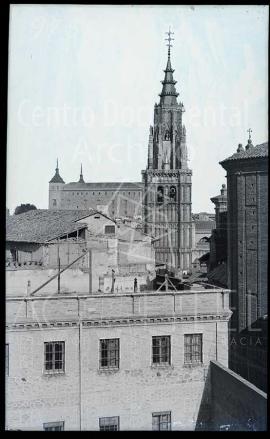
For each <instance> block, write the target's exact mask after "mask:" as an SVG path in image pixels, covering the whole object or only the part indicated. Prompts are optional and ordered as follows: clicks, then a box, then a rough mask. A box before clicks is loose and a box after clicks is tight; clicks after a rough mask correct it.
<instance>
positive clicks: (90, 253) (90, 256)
mask: <svg viewBox="0 0 270 439" xmlns="http://www.w3.org/2000/svg"><path fill="white" fill-rule="evenodd" d="M89 294H92V250H89Z"/></svg>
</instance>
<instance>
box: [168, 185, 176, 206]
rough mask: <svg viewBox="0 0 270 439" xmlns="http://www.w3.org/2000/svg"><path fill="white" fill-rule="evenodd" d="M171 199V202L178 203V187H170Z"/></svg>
mask: <svg viewBox="0 0 270 439" xmlns="http://www.w3.org/2000/svg"><path fill="white" fill-rule="evenodd" d="M169 197H170V200H171V201H173V202H175V201H176V187H175V186H171V187H170V192H169Z"/></svg>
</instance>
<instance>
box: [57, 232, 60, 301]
mask: <svg viewBox="0 0 270 439" xmlns="http://www.w3.org/2000/svg"><path fill="white" fill-rule="evenodd" d="M57 256H58V258H57V259H58V277H57V280H58V286H57V292H58V294H60V246H59V239H58V248H57Z"/></svg>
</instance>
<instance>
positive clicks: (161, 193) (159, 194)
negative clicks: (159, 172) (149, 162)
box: [157, 186, 164, 203]
mask: <svg viewBox="0 0 270 439" xmlns="http://www.w3.org/2000/svg"><path fill="white" fill-rule="evenodd" d="M163 200H164V188H163V186H158V188H157V202H158V203H163Z"/></svg>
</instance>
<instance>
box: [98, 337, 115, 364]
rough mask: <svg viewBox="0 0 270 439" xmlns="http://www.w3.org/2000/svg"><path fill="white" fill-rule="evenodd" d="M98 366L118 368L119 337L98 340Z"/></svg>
mask: <svg viewBox="0 0 270 439" xmlns="http://www.w3.org/2000/svg"><path fill="white" fill-rule="evenodd" d="M99 366H100V368H117V369H118V368H119V338H110V339H103V340H100V363H99Z"/></svg>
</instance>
